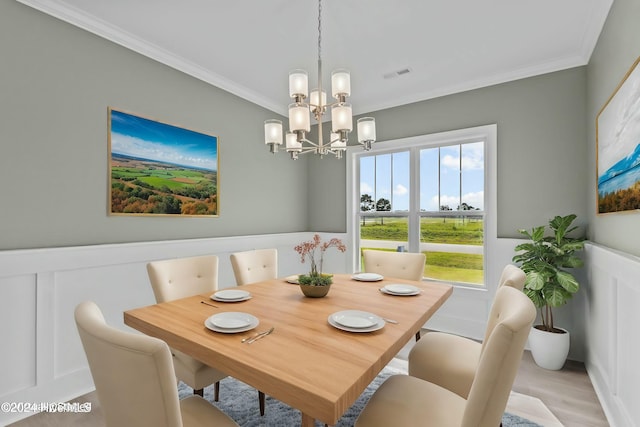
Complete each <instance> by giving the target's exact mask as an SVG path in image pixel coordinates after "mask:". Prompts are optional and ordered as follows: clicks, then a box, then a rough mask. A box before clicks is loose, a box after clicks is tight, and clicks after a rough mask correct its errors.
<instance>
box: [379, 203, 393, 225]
mask: <svg viewBox="0 0 640 427" xmlns="http://www.w3.org/2000/svg"><path fill="white" fill-rule="evenodd" d="M390 210H391V202H390V201H389V200H387V199H385V198H384V197H381V198H379V199H378V201H377V202H376V211H379V212H389V211H390ZM380 224H382V225H384V218H383V217H380Z"/></svg>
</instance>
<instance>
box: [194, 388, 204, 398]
mask: <svg viewBox="0 0 640 427" xmlns="http://www.w3.org/2000/svg"><path fill="white" fill-rule="evenodd" d="M193 394H197V395H198V396H200V397H204V389H202V388H199V389H197V390H196V389H194V390H193Z"/></svg>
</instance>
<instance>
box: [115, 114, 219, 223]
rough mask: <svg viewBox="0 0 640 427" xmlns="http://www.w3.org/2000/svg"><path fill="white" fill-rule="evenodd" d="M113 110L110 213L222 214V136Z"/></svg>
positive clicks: (203, 215) (211, 215)
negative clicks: (220, 153) (220, 169)
mask: <svg viewBox="0 0 640 427" xmlns="http://www.w3.org/2000/svg"><path fill="white" fill-rule="evenodd" d="M108 113H109V137H108V145H109V183H110V184H109V212H108V213H109V215H138V216H144V215H154V216H159V215H160V216H161V215H164V216H181V217H186V216H189V217H192V216H196V217H217V216H219V199H218V194H219V190H220V188H219V180H218V166H219V164H220V158H219V156H218V138H217V137H215V136H211V135H206V134H203V133H199V132H195V131H192V130H188V129H183V128H180V127H177V126H172V125H169V124H166V123H161V122H158V121H155V120H151V119H147V118H144V117H140V116H137V115H133V114H131V113H127V112H124V111H119V110H116V109H113V108H111V107H109V110H108Z"/></svg>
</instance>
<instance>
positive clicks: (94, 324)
mask: <svg viewBox="0 0 640 427" xmlns="http://www.w3.org/2000/svg"><path fill="white" fill-rule="evenodd" d="M75 321H76V325H77V327H78V333H79V334H80V340H81V341H82V346H83V347H84V351H85V354H86V355H87V360H88V361H89V368H90V370H91V375H92V377H93V382H94V384H95V386H96V391H97V394H98V400H99V401H100V406H101V408H102V410H103V413H104V417H105V421H106V425H107V426H108V427H121V426H136V427H181V426H185V427H199V426H202V427H204V426H208V427H209V426H216V427H230V426H238V424H236V423H235V422H234V421H233V420H232V419H231V418H229V417H228V416H227V415H225V414H224V413H223V412H222V411H220V410H219V409H218V408H216V407H215V406H213V405H211V404H210V403H209V402H207V401H206V400H204V399H203V398H202V397H200V396H189V397H187V398H185V399H182V400H178V389H177V388H176V377H175V372H174V369H173V361H172V358H171V352H170V350H169V347H168V346H167V344H166V343H165V342H164V341H162V340H159V339H157V338H153V337H149V336H146V335H142V334H134V333H131V332H125V331H121V330H119V329H116V328H113V327H111V326H109V325H107V324H106V322H105V320H104V317H103V315H102V312H101V311H100V309H99V308H98V306H97V305H96V304H95V303H93V302H91V301H86V302H83V303H80V304H79V305H78V306H77V307H76V310H75Z"/></svg>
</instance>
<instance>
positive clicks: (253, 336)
mask: <svg viewBox="0 0 640 427" xmlns="http://www.w3.org/2000/svg"><path fill="white" fill-rule="evenodd" d="M274 329H275V328H273V327H272V328H271V329H269V330H268V331H262V332H259V333H257V334H255V335H252V336H250V337H246V338H242V340H240V342H246V343H248V344H251V343H252V342H253V341H255V340H256V339H258V338H260V337H262V336H264V335H269V334H270V333H271V332H273V330H274Z"/></svg>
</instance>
